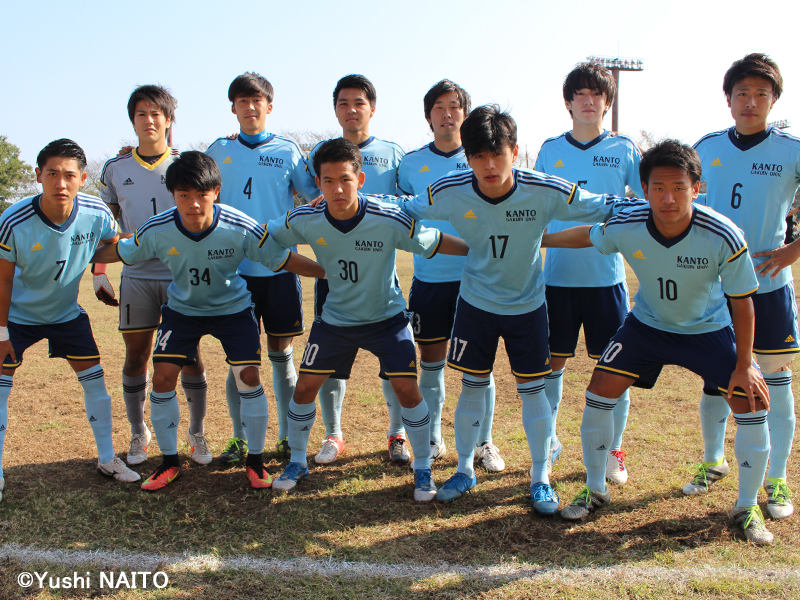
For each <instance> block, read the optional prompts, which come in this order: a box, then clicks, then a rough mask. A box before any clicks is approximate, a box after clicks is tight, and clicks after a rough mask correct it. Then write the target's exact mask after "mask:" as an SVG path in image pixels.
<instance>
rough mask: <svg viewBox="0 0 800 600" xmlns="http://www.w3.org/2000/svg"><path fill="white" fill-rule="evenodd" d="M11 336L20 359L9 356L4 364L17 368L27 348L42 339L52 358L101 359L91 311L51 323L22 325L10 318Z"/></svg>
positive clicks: (9, 331) (9, 333)
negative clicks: (61, 321) (91, 321)
mask: <svg viewBox="0 0 800 600" xmlns="http://www.w3.org/2000/svg"><path fill="white" fill-rule="evenodd" d="M8 336H9V338H10V339H11V345H12V346H14V354H16V355H17V362H14V361H13V360H11V357H10V356H6V357H5V359H4V360H3V367H5V368H7V369H15V368H17V367H18V366H20V365H21V364H22V355H23V354H25V350H27V349H28V348H30V347H31V346H33V345H34V344H35V343H36V342H38V341H39V340H43V339H47V343H48V356H49V357H50V358H66V359H67V360H99V359H100V351H99V350H98V349H97V343H95V341H94V335H92V325H91V323H89V315H87V314H86V313H85V312H83V309H81V314H79V315H78V316H77V317H75V318H74V319H72V320H71V321H64V322H63V323H48V324H46V325H21V324H19V323H13V322H11V321H9V322H8Z"/></svg>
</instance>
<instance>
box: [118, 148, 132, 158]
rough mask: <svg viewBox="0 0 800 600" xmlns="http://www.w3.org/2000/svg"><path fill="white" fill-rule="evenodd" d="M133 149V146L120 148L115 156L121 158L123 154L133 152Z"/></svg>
mask: <svg viewBox="0 0 800 600" xmlns="http://www.w3.org/2000/svg"><path fill="white" fill-rule="evenodd" d="M133 148H134V146H123V147H122V148H120V149H119V152H117V156H122V155H123V154H127V153H128V152H133Z"/></svg>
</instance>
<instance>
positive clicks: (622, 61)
mask: <svg viewBox="0 0 800 600" xmlns="http://www.w3.org/2000/svg"><path fill="white" fill-rule="evenodd" d="M586 60H588V61H589V62H591V63H595V64H598V65H601V66H603V67H605V68H606V69H608V70H609V71H611V74H612V75H613V76H614V82H615V83H616V84H617V97H616V98H615V100H614V104H613V105H612V106H611V131H619V72H620V71H644V66H643V63H642V59H641V58H620V57H616V58H615V57H612V56H587V57H586Z"/></svg>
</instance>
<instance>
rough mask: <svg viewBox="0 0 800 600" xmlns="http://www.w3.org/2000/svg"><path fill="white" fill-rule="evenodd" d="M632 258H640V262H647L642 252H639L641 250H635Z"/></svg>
mask: <svg viewBox="0 0 800 600" xmlns="http://www.w3.org/2000/svg"><path fill="white" fill-rule="evenodd" d="M633 258H641V259H642V260H647V259H646V258H645V257H644V254H642V251H641V250H637V251H636V252H634V253H633Z"/></svg>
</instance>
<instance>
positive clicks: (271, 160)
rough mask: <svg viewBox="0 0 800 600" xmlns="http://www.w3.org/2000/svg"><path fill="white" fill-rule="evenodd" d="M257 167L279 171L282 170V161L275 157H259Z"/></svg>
mask: <svg viewBox="0 0 800 600" xmlns="http://www.w3.org/2000/svg"><path fill="white" fill-rule="evenodd" d="M258 166H260V167H278V168H280V169H282V168H283V159H282V158H278V157H277V156H264V155H260V156H259V157H258Z"/></svg>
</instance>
